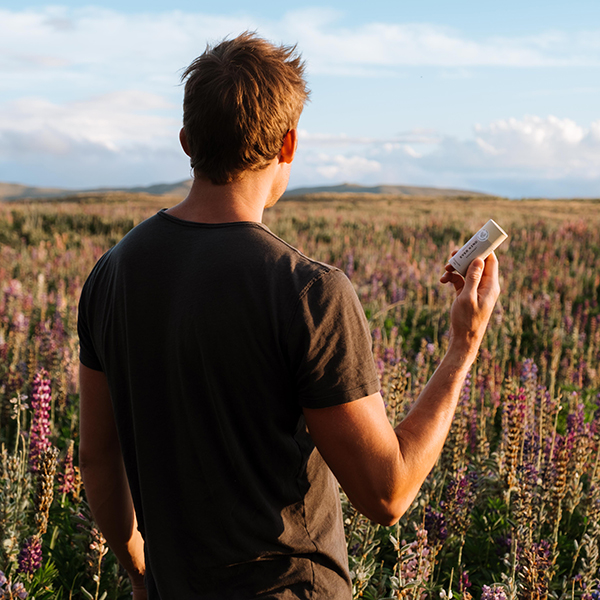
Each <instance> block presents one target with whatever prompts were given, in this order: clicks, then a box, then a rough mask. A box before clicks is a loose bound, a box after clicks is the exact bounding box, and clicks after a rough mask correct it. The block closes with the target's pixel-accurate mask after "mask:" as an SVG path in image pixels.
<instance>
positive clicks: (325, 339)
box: [288, 269, 379, 408]
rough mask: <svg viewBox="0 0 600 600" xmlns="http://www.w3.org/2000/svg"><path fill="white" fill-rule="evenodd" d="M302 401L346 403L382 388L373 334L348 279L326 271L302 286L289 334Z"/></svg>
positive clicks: (308, 404) (305, 404) (312, 404)
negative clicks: (376, 364)
mask: <svg viewBox="0 0 600 600" xmlns="http://www.w3.org/2000/svg"><path fill="white" fill-rule="evenodd" d="M288 348H289V349H290V362H291V365H292V370H293V372H294V374H295V382H296V386H297V392H298V402H299V403H300V405H301V406H303V407H305V408H324V407H327V406H335V405H337V404H344V403H346V402H351V401H353V400H358V399H359V398H363V397H364V396H369V395H371V394H374V393H375V392H377V391H379V377H378V376H377V371H376V369H375V363H374V360H373V353H372V349H371V334H370V331H369V325H368V323H367V319H366V317H365V313H364V311H363V308H362V306H361V304H360V302H359V300H358V297H357V295H356V292H355V291H354V288H353V287H352V284H351V283H350V280H349V279H348V278H347V277H346V275H345V274H344V273H342V272H341V271H340V270H338V269H334V270H330V271H327V272H323V273H322V274H320V275H319V276H317V277H315V279H313V280H312V281H311V282H310V284H309V285H308V286H307V287H306V288H305V289H304V290H303V292H302V294H301V296H300V298H299V301H298V305H297V308H296V311H295V313H294V316H293V318H292V321H291V325H290V330H289V334H288Z"/></svg>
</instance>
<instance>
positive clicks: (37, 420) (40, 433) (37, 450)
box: [29, 369, 51, 473]
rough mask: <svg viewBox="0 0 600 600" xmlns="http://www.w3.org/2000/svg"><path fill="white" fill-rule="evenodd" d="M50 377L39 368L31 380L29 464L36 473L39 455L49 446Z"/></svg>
mask: <svg viewBox="0 0 600 600" xmlns="http://www.w3.org/2000/svg"><path fill="white" fill-rule="evenodd" d="M50 399H51V395H50V377H49V375H48V372H47V371H46V370H45V369H41V370H40V371H39V372H38V373H37V375H36V376H35V378H34V380H33V393H32V400H31V408H32V410H33V419H32V422H31V433H30V437H29V466H30V468H31V470H32V471H33V472H34V473H36V472H37V471H38V470H39V465H40V456H41V455H42V453H43V452H44V451H45V450H46V449H48V448H49V447H50V440H49V439H48V438H49V436H50V420H49V417H50Z"/></svg>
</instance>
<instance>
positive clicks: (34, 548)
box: [17, 535, 42, 575]
mask: <svg viewBox="0 0 600 600" xmlns="http://www.w3.org/2000/svg"><path fill="white" fill-rule="evenodd" d="M17 561H18V563H19V568H18V569H17V570H18V572H19V573H28V574H30V575H31V574H32V573H35V571H37V570H38V569H39V568H40V567H41V565H42V539H41V538H40V537H39V536H37V535H34V536H32V537H30V538H27V540H25V543H24V544H23V547H22V548H21V552H19V557H18V559H17Z"/></svg>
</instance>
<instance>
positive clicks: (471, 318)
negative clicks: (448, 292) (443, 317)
mask: <svg viewBox="0 0 600 600" xmlns="http://www.w3.org/2000/svg"><path fill="white" fill-rule="evenodd" d="M440 281H441V282H442V283H452V284H453V285H454V289H455V290H456V299H455V300H454V303H453V304H452V310H451V312H450V321H451V323H452V332H451V338H450V340H451V341H450V346H451V347H453V348H455V349H456V351H458V352H459V353H460V354H464V355H466V356H468V357H469V358H471V357H472V358H473V359H474V358H475V355H476V354H477V351H478V349H479V346H480V344H481V340H482V339H483V334H484V333H485V330H486V327H487V324H488V321H489V320H490V316H491V314H492V311H493V310H494V305H495V304H496V300H497V299H498V295H499V294H500V285H499V283H498V259H497V258H496V255H495V254H494V253H493V252H492V254H490V255H489V256H488V257H487V259H486V260H485V263H484V261H483V260H482V259H481V258H476V259H475V260H474V261H473V262H472V263H471V264H470V265H469V269H468V270H467V274H466V276H465V277H464V278H463V277H462V275H460V274H458V273H456V272H453V268H452V266H451V265H446V272H445V273H444V274H443V275H442V277H441V279H440Z"/></svg>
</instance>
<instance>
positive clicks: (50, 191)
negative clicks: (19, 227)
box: [0, 179, 192, 202]
mask: <svg viewBox="0 0 600 600" xmlns="http://www.w3.org/2000/svg"><path fill="white" fill-rule="evenodd" d="M191 187H192V180H191V179H189V180H187V181H178V182H177V183H159V184H156V185H149V186H139V187H115V188H93V189H82V190H69V189H65V188H42V187H32V186H27V185H20V184H18V183H0V202H1V201H14V200H25V199H31V198H39V199H42V198H56V199H64V198H69V197H70V196H81V195H82V194H94V195H97V194H103V193H107V194H108V193H114V192H121V193H128V194H149V195H151V196H176V197H180V198H185V197H186V196H187V194H188V192H189V191H190V188H191Z"/></svg>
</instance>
